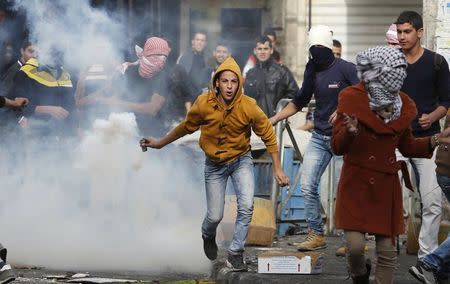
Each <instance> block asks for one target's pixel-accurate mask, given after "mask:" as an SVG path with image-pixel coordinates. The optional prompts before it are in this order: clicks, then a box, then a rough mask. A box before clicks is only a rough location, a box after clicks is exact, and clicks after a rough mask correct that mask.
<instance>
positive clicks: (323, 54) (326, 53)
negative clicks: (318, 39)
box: [309, 46, 334, 71]
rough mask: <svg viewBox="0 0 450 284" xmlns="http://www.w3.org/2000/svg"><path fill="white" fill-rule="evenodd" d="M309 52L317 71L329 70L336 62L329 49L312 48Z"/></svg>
mask: <svg viewBox="0 0 450 284" xmlns="http://www.w3.org/2000/svg"><path fill="white" fill-rule="evenodd" d="M309 52H310V53H311V57H312V59H311V60H312V62H313V63H314V67H315V68H316V70H317V71H320V70H323V69H326V68H328V67H329V66H330V65H331V64H332V63H333V62H334V54H333V51H331V49H329V48H326V47H317V46H312V47H311V48H310V49H309Z"/></svg>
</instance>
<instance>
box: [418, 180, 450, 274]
mask: <svg viewBox="0 0 450 284" xmlns="http://www.w3.org/2000/svg"><path fill="white" fill-rule="evenodd" d="M436 177H437V182H438V184H439V186H440V187H441V189H442V191H443V192H444V194H445V196H446V197H447V200H448V201H450V177H448V176H442V175H439V174H436ZM420 261H421V262H422V263H423V264H424V265H425V266H426V267H427V268H431V270H433V271H434V272H436V273H437V274H438V275H439V277H442V278H444V279H445V278H448V277H450V235H449V236H448V237H447V239H446V240H445V241H444V242H443V243H442V244H440V245H439V246H438V248H437V249H435V250H434V251H433V252H432V253H429V254H427V255H426V256H424V257H422V258H421V259H420Z"/></svg>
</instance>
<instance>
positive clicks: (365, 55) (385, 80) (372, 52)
mask: <svg viewBox="0 0 450 284" xmlns="http://www.w3.org/2000/svg"><path fill="white" fill-rule="evenodd" d="M356 62H357V65H356V69H357V71H358V77H359V79H360V80H361V81H363V82H364V84H365V86H366V90H367V92H368V93H369V106H370V109H372V110H373V111H378V110H382V109H385V108H387V107H390V106H392V107H393V112H392V115H391V116H390V117H388V118H386V119H385V122H386V123H388V122H389V121H392V120H395V119H397V118H399V116H400V112H401V109H402V100H401V99H400V96H399V92H400V89H401V87H402V85H403V80H404V79H405V78H406V66H407V63H406V58H405V56H404V55H403V53H402V52H401V51H400V50H399V49H397V48H392V47H389V46H378V47H374V48H369V49H367V50H364V51H361V52H359V53H358V55H357V56H356Z"/></svg>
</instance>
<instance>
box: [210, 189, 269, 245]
mask: <svg viewBox="0 0 450 284" xmlns="http://www.w3.org/2000/svg"><path fill="white" fill-rule="evenodd" d="M236 215H237V203H236V196H234V195H227V196H226V198H225V210H224V214H223V219H222V222H221V223H220V225H219V227H218V229H217V240H218V241H219V242H224V241H225V242H230V241H231V240H232V239H233V234H234V223H235V221H236ZM275 231H276V223H275V213H274V209H273V206H272V202H271V201H270V200H267V199H264V198H259V197H255V198H254V209H253V218H252V221H251V223H250V225H249V229H248V235H247V241H246V245H258V246H268V247H271V246H272V243H273V238H274V236H275Z"/></svg>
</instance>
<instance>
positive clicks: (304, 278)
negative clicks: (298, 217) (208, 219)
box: [14, 235, 419, 284]
mask: <svg viewBox="0 0 450 284" xmlns="http://www.w3.org/2000/svg"><path fill="white" fill-rule="evenodd" d="M304 237H305V235H295V236H288V237H279V238H277V239H276V240H275V242H274V245H273V247H272V248H266V247H247V248H246V261H247V263H249V268H250V271H249V272H231V271H230V270H229V269H227V268H226V267H225V265H224V262H225V259H226V248H221V249H220V251H219V258H218V260H216V261H215V262H213V265H212V272H211V274H208V273H207V272H205V274H203V275H202V274H189V273H179V272H177V271H168V272H161V273H158V274H151V273H146V272H132V271H110V272H95V271H91V272H89V274H90V275H91V276H92V277H105V278H112V279H134V280H138V283H166V284H172V283H173V284H199V283H200V284H203V283H204V284H211V283H330V284H331V283H333V284H335V283H352V282H351V280H350V279H349V278H348V275H347V268H346V259H345V258H344V257H336V256H335V251H336V248H337V247H338V246H339V245H340V244H341V242H342V239H341V237H327V242H328V247H327V248H326V249H323V250H321V251H320V252H322V253H323V254H324V256H325V259H324V271H323V273H322V274H317V275H281V274H278V275H277V274H258V273H256V270H257V254H258V253H260V252H266V251H268V250H269V251H270V250H271V249H275V250H277V249H278V250H279V249H280V248H281V249H283V250H284V249H286V250H294V251H295V247H293V246H291V245H289V243H293V242H300V241H302V240H303V238H304ZM403 239H404V238H401V242H402V240H403ZM368 246H369V251H368V253H367V256H370V257H371V258H372V260H373V256H374V248H375V242H374V241H368ZM415 262H416V256H414V255H408V254H406V252H405V247H402V248H401V250H400V255H399V266H398V270H397V272H396V279H395V282H394V283H399V284H406V283H408V284H409V283H412V284H414V283H419V282H417V281H416V280H415V279H414V278H413V277H412V276H411V275H410V274H409V273H408V268H409V267H410V266H411V265H413V264H414V263H415ZM373 269H374V267H373ZM15 271H16V273H17V274H18V275H19V276H20V277H19V278H18V279H17V280H16V281H15V282H14V283H64V282H66V281H67V279H52V278H46V276H48V275H64V274H68V275H70V272H67V271H54V270H47V269H45V268H20V267H15ZM372 271H373V270H372ZM79 272H81V271H79ZM372 275H373V274H372ZM372 278H373V276H372ZM79 283H92V282H81V281H80V282H79ZM98 283H99V282H98ZM103 283H108V282H103ZM109 283H111V282H109Z"/></svg>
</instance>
